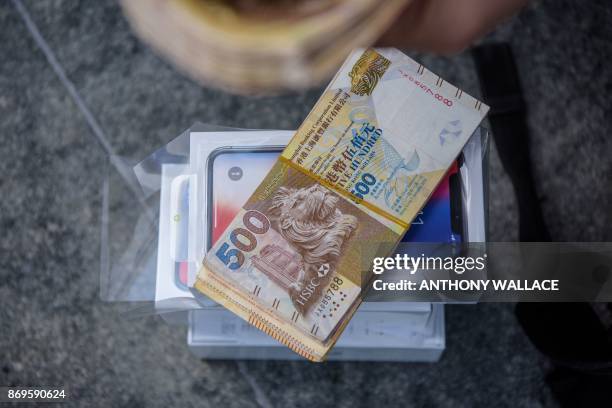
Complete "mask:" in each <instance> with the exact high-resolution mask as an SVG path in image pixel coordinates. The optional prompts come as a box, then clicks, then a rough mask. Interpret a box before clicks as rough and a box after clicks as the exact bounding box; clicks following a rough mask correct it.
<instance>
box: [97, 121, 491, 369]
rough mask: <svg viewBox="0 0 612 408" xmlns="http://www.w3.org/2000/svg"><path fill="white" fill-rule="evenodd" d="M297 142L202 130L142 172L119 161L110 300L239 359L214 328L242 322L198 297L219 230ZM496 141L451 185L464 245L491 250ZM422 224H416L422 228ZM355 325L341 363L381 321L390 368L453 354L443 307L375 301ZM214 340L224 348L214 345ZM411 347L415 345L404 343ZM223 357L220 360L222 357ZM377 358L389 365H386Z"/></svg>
mask: <svg viewBox="0 0 612 408" xmlns="http://www.w3.org/2000/svg"><path fill="white" fill-rule="evenodd" d="M292 135H293V131H281V130H247V129H235V128H227V127H221V126H215V125H207V124H201V123H198V124H195V125H194V126H192V127H191V128H189V129H187V130H186V131H185V132H183V133H181V134H180V135H179V136H178V137H176V138H175V139H173V140H172V141H171V142H170V143H168V144H167V145H166V146H164V147H162V148H160V149H158V150H157V151H155V152H154V153H153V154H151V155H150V156H148V157H147V158H145V159H144V160H142V161H140V162H138V163H133V162H130V161H129V160H126V159H124V158H119V157H114V158H112V160H111V164H112V166H109V174H108V177H107V179H106V182H105V184H104V188H103V206H104V208H103V212H102V239H101V241H102V242H101V274H100V295H101V297H102V299H104V300H107V301H112V302H121V303H123V304H124V306H125V310H126V312H127V313H129V314H132V315H134V314H135V315H142V314H152V313H155V314H161V315H162V316H164V318H166V319H167V320H168V321H170V322H178V323H185V324H190V330H189V342H190V345H191V346H192V347H194V350H195V351H196V352H198V353H200V354H201V355H206V356H207V357H211V358H213V357H216V358H222V356H223V355H224V353H225V352H227V351H228V350H235V349H233V348H232V347H236V344H237V343H236V339H234V338H232V335H230V334H228V333H225V337H224V339H220V338H219V336H220V335H221V334H219V333H216V334H215V327H217V328H218V327H220V326H219V325H221V324H222V322H221V320H219V319H222V320H223V321H225V322H226V323H225V324H226V326H227V325H228V324H229V323H227V322H228V321H231V319H236V321H235V322H234V323H232V324H234V325H236V327H242V325H239V318H237V317H235V316H233V315H231V314H228V312H226V311H225V310H223V309H222V308H221V307H220V306H217V305H216V304H214V303H213V302H212V301H210V300H207V299H204V298H202V297H198V300H197V301H196V299H194V296H193V294H192V292H191V290H190V289H189V288H190V286H191V285H192V284H193V282H194V280H195V277H196V274H197V271H198V269H199V267H200V263H201V260H202V259H203V257H204V255H205V254H206V252H207V250H208V248H209V245H210V241H211V239H213V236H214V234H215V231H216V230H215V228H223V225H222V224H223V222H219V219H222V218H223V216H227V214H225V215H224V213H223V209H224V208H226V207H231V206H232V205H235V206H238V207H239V206H240V205H241V204H242V202H238V201H240V200H243V201H244V200H246V197H248V195H249V194H250V192H251V191H252V188H253V186H256V185H257V184H259V183H258V181H257V177H261V178H263V176H264V175H265V172H266V171H267V170H266V169H265V166H267V165H271V164H269V163H270V160H271V159H270V158H271V157H273V155H274V154H278V153H280V151H281V150H282V149H283V147H284V146H285V145H286V144H287V142H288V141H289V140H290V138H291V137H292ZM487 141H488V137H487V134H486V131H484V130H483V129H482V128H480V129H477V131H476V132H475V134H474V135H473V136H472V138H471V139H470V141H469V142H468V144H467V145H466V146H465V148H464V150H463V153H462V155H461V156H460V158H459V159H458V168H457V171H456V173H455V176H454V179H455V180H454V181H458V182H457V183H452V185H451V186H450V189H451V193H452V195H453V197H454V199H453V200H451V201H453V208H454V211H455V212H457V211H458V212H459V215H458V214H452V217H453V220H454V221H453V222H454V223H455V224H456V223H457V222H458V223H459V224H460V229H461V237H462V238H461V239H462V240H463V241H464V242H465V241H470V242H484V241H486V218H487V217H486V193H487V188H486V187H487V183H486V163H487ZM257 153H265V154H261V155H260V154H257ZM254 157H259V158H260V159H256V160H255V159H253V158H254ZM263 157H266V159H265V160H264V159H261V158H263ZM227 158H231V160H229V159H227ZM253 160H255V161H253ZM258 160H259V161H258ZM228 163H229V164H228ZM232 163H234V164H236V163H237V164H238V165H237V166H234V167H237V168H238V169H233V168H232V167H229V168H228V166H230V165H231V164H232ZM224 166H225V167H224ZM249 166H250V167H249ZM243 167H244V169H243ZM249 169H250V170H249ZM253 169H255V170H256V171H253ZM232 171H234V172H235V174H233V175H232ZM228 177H229V178H228ZM232 177H234V178H236V179H240V180H242V181H244V182H246V181H247V180H249V182H248V183H247V184H244V183H242V182H240V183H238V182H237V183H233V182H231V181H229V180H231V179H232ZM248 189H251V190H248ZM236 192H238V193H239V194H234V193H236ZM245 194H246V196H245ZM219 197H221V198H219ZM241 197H244V198H241ZM228 203H229V204H228ZM418 223H419V220H415V222H414V223H413V224H418ZM421 223H422V220H421ZM413 227H415V226H414V225H413ZM417 227H418V228H423V227H422V226H417ZM413 229H414V228H413ZM453 239H454V238H453ZM366 300H367V299H366ZM190 312H193V313H191V314H190ZM389 313H391V315H389ZM393 313H399V314H403V315H402V317H400V316H399V315H393ZM360 314H361V315H362V316H361V317H359V315H360ZM189 316H191V317H189ZM215 316H217V317H215ZM384 316H396V318H397V319H400V320H401V319H404V320H405V321H406V322H408V323H406V324H407V325H408V329H409V332H410V333H412V334H411V336H410V338H411V339H412V340H410V341H412V343H410V341H408V338H405V339H402V336H404V337H406V335H405V334H404V335H402V334H401V333H400V332H397V327H398V326H397V325H393V324H384V323H381V322H384V321H385V319H384ZM207 319H208V321H209V322H210V325H209V327H208V328H207V327H206V324H205V322H206V321H207ZM228 319H229V320H228ZM381 319H382V320H381ZM353 320H354V321H355V322H354V323H351V325H352V327H353V329H352V331H351V330H347V333H345V334H344V336H343V337H342V339H341V341H340V342H339V345H341V346H340V347H339V348H338V350H339V351H337V352H336V354H334V355H336V357H337V358H340V359H359V358H357V357H355V356H357V355H358V354H354V353H352V352H350V350H351V347H353V348H355V349H357V348H359V347H365V346H364V344H365V343H360V344H358V343H359V342H358V336H357V334H355V335H353V336H352V335H351V333H352V332H355V333H360V332H363V330H366V328H367V327H369V326H372V324H374V323H372V322H378V323H376V324H377V325H378V326H377V327H378V328H379V329H380V328H384V330H382V329H381V330H382V331H381V330H379V332H380V333H383V332H384V333H385V336H386V338H387V341H388V342H389V344H388V346H389V350H391V349H393V350H395V351H394V352H397V353H399V354H397V355H396V357H392V356H393V355H395V354H393V353H391V354H389V358H388V359H389V360H402V361H405V360H411V361H432V360H434V359H436V358H437V357H439V355H440V353H441V351H442V350H443V348H444V330H443V321H444V311H443V307H442V306H441V305H439V306H432V304H430V303H414V302H413V303H408V302H367V301H366V302H364V304H363V305H362V306H361V307H360V309H359V311H358V313H357V315H356V316H355V318H354V319H353ZM387 320H389V319H387ZM391 320H393V319H391ZM433 320H435V321H436V322H438V323H436V324H437V325H438V326H436V327H439V325H440V323H439V322H442V326H441V328H439V329H438V330H437V331H436V333H435V336H436V337H435V339H434V337H432V336H434V333H433V332H431V333H429V334H427V333H424V332H423V331H422V329H423V328H424V327H426V326H427V324H430V325H431V324H432V323H431V322H432V321H433ZM360 322H361V323H360ZM349 327H351V326H349ZM367 330H369V329H367ZM394 333H395V335H394ZM243 334H244V333H243ZM207 336H208V337H207ZM211 336H212V337H216V339H215V340H214V341H212V340H211V341H208V340H210V339H211ZM351 336H352V337H354V338H353V339H352V340H351ZM398 336H399V337H398ZM428 336H429V337H428ZM362 337H363V336H362ZM207 339H208V340H207ZM364 339H365V338H362V340H364ZM415 339H420V340H418V341H417V340H415ZM221 340H223V341H221ZM403 340H406V341H405V342H404V343H402V341H403ZM207 341H208V343H207ZM245 341H246V343H245ZM394 341H395V343H394ZM215 342H216V343H215ZM192 343H193V344H192ZM417 343H418V344H417ZM419 344H420V346H419ZM215 345H216V347H217V349H215ZM223 345H225V346H227V347H229V348H223V347H224V346H223ZM232 345H233V346H232ZM239 345H240V347H242V350H243V352H244V353H249V351H248V350H251V351H253V352H254V351H255V350H260V351H261V350H264V349H266V350H268V351H266V352H265V353H263V354H259V357H257V356H253V358H286V357H283V356H284V355H285V354H286V353H285V354H283V352H281V351H278V350H280V348H281V347H280V346H277V347H276V348H275V347H273V346H274V344H272V345H267V343H265V341H264V342H263V343H261V336H251V335H249V336H247V337H246V338H245V337H244V336H243V337H242V338H241V342H239ZM222 346H223V347H222ZM264 346H265V347H264ZM402 346H405V347H402ZM211 347H212V348H211ZM258 347H259V348H258ZM261 347H264V348H261ZM269 347H271V348H269ZM410 347H412V348H413V349H414V348H415V347H416V349H418V347H422V349H423V350H425V349H427V348H428V347H429V349H431V350H429V349H428V350H429V351H428V353H430V354H427V353H425V351H423V353H424V354H422V356H423V358H421V359H419V358H413V357H414V354H412V352H408V351H406V350H409V349H410ZM432 347H433V348H432ZM198 350H200V351H198ZM214 350H217V351H218V353H217V354H214V353H215V351H214ZM223 350H225V351H223ZM274 350H277V351H274ZM402 350H404V354H402ZM432 350H433V351H432ZM211 353H212V354H211ZM270 353H271V354H270ZM275 353H276V354H275ZM431 353H433V354H431ZM231 355H232V354H228V356H231ZM233 355H235V356H239V355H241V353H237V354H233ZM334 355H332V356H331V358H332V359H333V358H334ZM371 355H372V356H376V353H374V354H371ZM425 355H429V357H424V356H425ZM274 356H276V357H274ZM402 356H403V357H402ZM411 356H412V357H411ZM436 356H437V357H436ZM372 359H375V360H385V358H382V356H379V357H376V358H374V357H372Z"/></svg>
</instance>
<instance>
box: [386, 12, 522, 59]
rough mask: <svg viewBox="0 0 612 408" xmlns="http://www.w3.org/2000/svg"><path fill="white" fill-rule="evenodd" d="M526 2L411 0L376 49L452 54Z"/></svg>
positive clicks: (482, 34)
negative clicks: (379, 47) (385, 47)
mask: <svg viewBox="0 0 612 408" xmlns="http://www.w3.org/2000/svg"><path fill="white" fill-rule="evenodd" d="M527 1H528V0H412V2H411V3H409V5H408V6H407V7H406V9H405V10H404V12H403V13H402V14H400V16H399V17H398V18H397V20H396V21H395V23H394V24H393V25H392V26H391V27H390V28H389V30H387V32H385V34H383V35H382V36H381V38H380V39H379V41H378V43H377V45H378V46H393V47H398V48H404V49H406V48H408V49H412V50H415V51H429V52H436V53H440V54H454V53H457V52H460V51H462V50H463V49H465V48H466V47H468V46H469V45H470V44H471V43H472V42H474V41H475V40H476V39H478V38H480V37H482V36H484V35H485V34H487V33H488V32H489V31H491V30H492V29H493V28H494V27H495V26H496V25H497V24H499V23H500V22H501V21H503V20H504V19H507V18H508V17H510V16H512V15H513V14H515V13H516V12H517V11H518V10H520V9H521V7H523V6H524V5H525V4H526V3H527Z"/></svg>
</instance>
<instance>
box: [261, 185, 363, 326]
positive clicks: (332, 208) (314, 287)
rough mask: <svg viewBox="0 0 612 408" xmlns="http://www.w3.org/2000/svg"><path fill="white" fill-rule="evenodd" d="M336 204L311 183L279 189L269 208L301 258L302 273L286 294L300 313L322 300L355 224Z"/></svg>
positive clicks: (305, 311) (353, 218)
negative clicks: (322, 295) (343, 246)
mask: <svg viewBox="0 0 612 408" xmlns="http://www.w3.org/2000/svg"><path fill="white" fill-rule="evenodd" d="M338 201H339V198H338V196H336V195H335V194H334V193H332V192H331V191H329V190H328V189H326V188H325V187H323V186H321V185H320V184H313V185H312V186H309V187H303V188H288V187H281V188H280V189H279V190H278V191H277V192H276V194H275V195H274V197H273V200H272V205H271V206H270V215H272V216H273V217H274V218H275V220H276V222H277V229H278V231H279V233H280V234H281V236H282V237H283V238H284V239H285V240H286V241H287V242H288V243H289V244H291V246H292V247H293V248H294V249H295V250H296V252H297V253H298V254H299V255H300V256H301V258H302V262H303V272H302V273H301V274H300V276H299V278H298V279H297V281H296V283H295V284H294V285H292V287H291V288H290V289H289V291H290V293H289V294H290V296H291V298H292V301H293V303H294V306H295V307H296V308H297V309H298V310H299V311H300V312H302V313H303V314H305V313H307V312H308V310H309V309H310V307H311V306H312V305H313V304H314V303H315V302H316V301H317V300H318V299H319V298H320V297H321V293H322V292H323V290H324V288H325V287H326V286H327V284H328V283H329V281H330V279H331V278H332V277H333V275H334V274H333V273H329V272H330V271H333V270H334V269H335V265H336V262H337V260H338V258H339V257H340V254H341V251H342V245H343V244H344V243H345V241H346V240H347V239H348V238H349V237H350V236H351V234H352V233H353V231H354V230H355V229H356V228H357V225H358V222H357V218H356V217H355V216H353V215H350V214H344V213H343V212H342V211H341V210H340V208H338V207H339V206H338ZM304 294H307V295H308V296H307V297H306V296H304ZM300 295H301V297H300Z"/></svg>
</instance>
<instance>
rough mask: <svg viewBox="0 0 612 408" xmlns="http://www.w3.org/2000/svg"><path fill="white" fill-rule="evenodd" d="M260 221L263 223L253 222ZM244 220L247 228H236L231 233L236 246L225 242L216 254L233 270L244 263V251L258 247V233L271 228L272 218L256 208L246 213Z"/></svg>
mask: <svg viewBox="0 0 612 408" xmlns="http://www.w3.org/2000/svg"><path fill="white" fill-rule="evenodd" d="M254 220H255V221H259V223H260V224H261V225H257V224H255V223H253V221H254ZM242 222H243V223H244V226H245V227H246V228H242V227H238V228H234V229H233V230H232V232H230V234H229V239H230V242H231V243H232V244H234V247H235V248H232V247H230V244H228V243H227V242H224V243H223V244H221V246H220V247H219V249H217V252H215V255H216V256H217V258H219V260H220V261H221V262H223V264H224V265H226V266H227V267H228V268H229V269H231V270H236V269H238V268H240V267H241V266H242V264H244V252H251V251H252V250H254V249H255V248H257V237H256V236H255V234H257V235H261V234H265V233H266V232H268V230H269V229H270V220H269V219H268V217H266V216H265V215H264V214H262V213H260V212H259V211H256V210H249V211H247V212H246V213H244V216H243V217H242Z"/></svg>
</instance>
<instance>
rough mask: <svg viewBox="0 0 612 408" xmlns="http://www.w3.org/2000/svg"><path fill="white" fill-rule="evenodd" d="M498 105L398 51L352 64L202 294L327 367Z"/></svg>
mask: <svg viewBox="0 0 612 408" xmlns="http://www.w3.org/2000/svg"><path fill="white" fill-rule="evenodd" d="M487 111H488V107H487V106H485V105H483V104H482V103H481V102H479V101H478V100H476V99H474V98H473V97H471V96H469V95H467V94H465V93H463V91H461V90H460V89H458V88H456V87H455V86H453V85H451V84H449V83H447V82H446V81H444V80H443V79H442V78H440V77H439V76H437V75H435V74H433V73H432V72H430V71H428V70H427V69H425V68H424V67H423V66H422V65H420V64H418V63H417V62H415V61H413V60H412V59H410V58H409V57H407V56H406V55H404V54H403V53H401V52H400V51H398V50H395V49H368V50H366V51H358V52H355V53H353V54H351V55H350V56H349V58H348V59H347V60H346V61H345V63H344V64H343V66H342V67H341V69H340V71H339V72H338V73H337V74H336V76H335V77H334V79H333V80H332V82H331V83H330V85H329V86H328V87H327V89H326V90H325V92H324V93H323V95H322V96H321V98H320V99H319V101H318V102H317V103H316V105H315V106H314V108H313V109H312V111H311V112H310V113H309V114H308V116H307V118H306V119H305V120H304V122H303V123H302V125H301V126H300V128H299V129H298V131H297V132H296V134H295V136H294V137H293V138H292V140H291V141H290V143H289V145H288V146H287V148H286V149H285V150H284V151H283V153H282V155H281V157H280V159H279V160H278V162H277V163H276V164H275V165H274V167H273V168H272V170H271V171H270V172H269V173H268V175H267V176H266V178H265V179H264V181H263V182H262V183H261V185H260V186H259V187H258V188H257V190H256V191H255V193H254V194H253V195H252V196H251V197H250V198H249V200H248V201H247V202H246V203H245V204H244V205H243V207H242V210H241V211H240V213H239V214H238V215H237V216H236V218H235V219H234V220H233V221H232V223H231V224H230V226H229V227H228V228H227V230H226V231H225V232H224V234H223V235H222V236H221V238H220V239H219V240H218V241H217V242H216V243H215V245H214V246H213V247H212V248H211V250H210V252H209V253H208V254H207V255H206V257H205V259H204V262H203V267H202V269H201V270H200V272H199V274H198V277H197V280H196V283H195V285H194V287H195V289H196V290H198V291H199V292H201V293H203V294H205V295H207V296H209V297H210V298H211V299H213V300H215V301H216V302H218V303H220V304H221V305H223V306H225V307H226V308H227V309H229V310H231V311H232V312H234V313H236V314H237V315H239V316H240V317H242V318H243V319H245V320H247V321H248V322H250V323H251V324H253V325H254V326H256V327H258V328H259V329H261V330H263V331H264V332H266V333H268V334H269V335H270V336H272V337H274V338H275V339H277V340H278V341H280V342H281V343H283V344H285V345H286V346H288V347H290V348H291V349H292V350H294V351H295V352H297V353H299V354H300V355H302V356H304V357H306V358H308V359H310V360H312V361H322V360H324V359H325V356H326V355H327V353H328V352H329V350H330V349H331V348H332V347H333V345H334V344H335V342H336V340H337V339H338V337H339V336H340V334H341V333H342V330H343V329H344V327H345V326H346V325H347V324H348V322H349V320H350V318H351V316H352V315H353V313H354V312H355V310H356V309H357V308H358V307H359V304H360V303H361V300H362V298H363V296H364V294H365V291H366V290H367V289H368V286H369V283H370V280H371V277H372V273H371V272H370V271H371V262H372V260H373V259H374V258H375V257H380V256H386V255H390V254H391V253H392V251H393V249H394V248H395V246H396V245H397V243H398V242H399V240H400V239H401V237H402V235H403V234H404V233H405V232H406V230H407V228H408V226H409V225H410V222H411V221H412V219H413V218H414V217H415V216H416V215H417V213H418V212H419V211H420V210H421V208H422V207H423V206H424V204H425V203H426V202H427V200H428V198H429V196H430V195H431V193H432V192H433V191H434V189H435V187H436V186H437V184H438V183H439V181H440V180H441V179H442V177H443V176H444V175H445V173H446V171H447V170H448V168H449V167H450V165H451V164H452V162H453V160H454V159H455V158H456V157H457V155H458V154H459V153H460V151H461V150H462V148H463V146H464V144H465V143H466V142H467V140H468V138H469V136H470V135H471V134H472V132H473V131H474V130H475V128H476V127H477V126H478V124H479V123H480V122H481V121H482V119H483V118H484V116H485V114H486V112H487Z"/></svg>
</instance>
